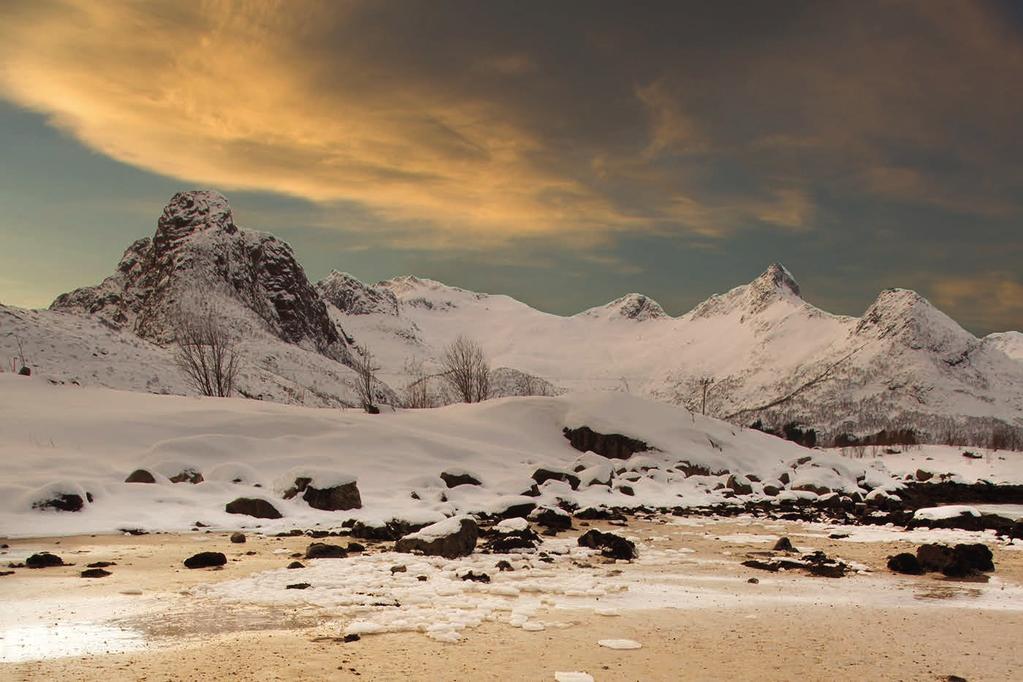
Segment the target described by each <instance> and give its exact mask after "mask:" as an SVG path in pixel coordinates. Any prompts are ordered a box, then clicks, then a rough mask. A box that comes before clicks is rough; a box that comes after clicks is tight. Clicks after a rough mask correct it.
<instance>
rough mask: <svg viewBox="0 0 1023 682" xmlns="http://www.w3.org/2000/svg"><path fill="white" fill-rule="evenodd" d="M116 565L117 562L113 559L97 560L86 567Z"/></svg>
mask: <svg viewBox="0 0 1023 682" xmlns="http://www.w3.org/2000/svg"><path fill="white" fill-rule="evenodd" d="M116 565H117V564H116V563H114V562H113V561H96V562H93V563H91V564H86V565H85V567H86V568H109V567H111V566H116Z"/></svg>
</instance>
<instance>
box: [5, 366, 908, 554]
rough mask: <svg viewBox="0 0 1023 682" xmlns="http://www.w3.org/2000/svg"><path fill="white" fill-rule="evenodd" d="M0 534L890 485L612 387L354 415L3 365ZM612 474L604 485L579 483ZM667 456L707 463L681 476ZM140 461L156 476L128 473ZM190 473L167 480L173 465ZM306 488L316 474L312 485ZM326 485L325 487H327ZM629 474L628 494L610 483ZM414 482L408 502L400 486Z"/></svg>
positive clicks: (404, 515)
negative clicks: (298, 484)
mask: <svg viewBox="0 0 1023 682" xmlns="http://www.w3.org/2000/svg"><path fill="white" fill-rule="evenodd" d="M584 425H585V426H589V427H590V428H592V429H594V430H595V431H597V432H600V433H621V434H624V435H627V436H630V437H633V438H638V439H641V440H643V441H645V442H646V443H647V444H649V445H650V446H652V447H653V448H656V449H654V450H650V451H648V452H644V453H638V454H636V455H634V456H632V457H631V458H630V459H628V460H627V461H615V460H607V459H605V458H603V457H601V456H598V455H595V454H592V453H580V452H578V451H576V450H574V449H573V448H572V447H571V446H570V444H569V442H568V440H566V438H565V437H564V435H563V433H562V431H563V429H564V428H565V427H569V428H576V427H580V426H584ZM0 433H3V439H2V441H0V457H2V458H3V461H4V462H5V466H4V467H3V471H2V472H0V534H6V535H11V536H15V535H17V536H27V535H53V534H75V533H94V532H101V531H110V530H115V529H118V528H143V529H146V530H171V529H186V528H189V527H191V526H192V525H193V524H195V522H197V521H201V522H203V523H206V524H209V525H211V526H213V527H218V528H233V527H253V526H257V525H258V526H261V527H262V528H264V529H267V530H274V529H276V530H283V529H290V528H295V527H306V528H308V527H311V526H313V525H315V524H322V525H324V526H332V525H334V526H336V525H339V524H340V522H341V521H342V520H344V519H345V518H349V517H350V518H355V519H361V520H366V521H373V522H384V521H387V520H389V519H391V518H400V519H405V520H409V521H415V522H421V523H425V522H427V521H437V520H440V519H442V518H444V517H445V516H450V515H453V514H456V513H499V512H502V511H504V510H505V509H507V508H508V507H509V506H511V505H514V504H522V503H529V502H535V503H537V504H540V505H554V504H556V503H557V502H558V501H559V500H568V501H570V502H573V503H575V504H578V505H580V506H583V507H585V506H599V505H618V506H636V505H640V504H647V505H652V506H665V507H673V506H681V505H701V504H713V503H718V502H722V501H724V500H725V499H726V497H725V495H726V494H730V491H727V490H724V489H723V484H724V482H725V481H726V479H727V478H728V476H727V474H726V473H725V472H732V473H735V474H739V475H740V478H741V476H742V475H744V474H751V475H754V476H755V477H756V478H758V479H759V481H749V482H748V483H749V485H750V486H751V489H752V490H753V496H754V497H761V498H762V497H763V490H764V485H765V484H768V483H770V482H774V484H776V485H777V486H778V487H779V488H781V489H782V493H781V495H782V496H789V497H792V498H795V497H809V498H812V497H814V496H815V495H814V493H812V492H807V491H805V490H798V491H797V490H791V491H790V490H784V488H785V487H786V486H785V485H784V484H782V483H781V482H780V481H779V478H780V477H782V474H783V473H787V474H790V475H791V478H790V487H799V486H801V485H803V484H812V485H815V486H826V487H828V488H830V489H831V490H834V491H842V490H844V491H850V492H851V491H859V492H861V493H866V490H864V489H863V488H861V487H860V484H859V483H858V482H857V479H858V478H859V479H860V480H865V481H866V482H867V483H869V484H870V485H872V486H874V487H886V488H889V489H892V490H895V489H897V488H898V487H899V485H900V484H899V483H898V481H896V480H895V478H894V477H893V476H891V475H890V474H889V472H888V471H887V470H886V469H885V468H884V466H883V465H882V464H880V463H879V462H876V461H872V460H871V461H857V460H853V459H850V458H848V457H843V456H841V455H839V454H834V453H825V452H821V451H811V450H807V449H805V448H802V447H800V446H798V445H795V444H793V443H790V442H788V441H784V440H781V439H779V438H775V437H773V436H768V435H765V434H762V433H760V432H758V431H753V430H749V429H742V428H739V427H736V426H734V425H732V424H729V423H726V422H722V421H718V420H715V419H711V418H707V417H701V416H699V415H695V414H692V413H690V412H688V411H686V410H684V409H680V408H676V407H673V406H670V405H666V404H663V403H659V402H654V401H648V400H643V399H640V398H636V397H632V396H629V395H626V394H622V393H617V392H593V393H577V394H569V395H565V396H558V397H552V398H541V397H532V398H506V399H500V400H492V401H487V402H485V403H480V404H475V405H451V406H448V407H444V408H438V409H433V410H398V411H384V413H382V414H379V415H367V414H364V413H362V412H360V411H354V410H348V411H342V410H336V409H318V408H304V407H297V406H287V405H281V404H276V403H269V402H261V401H255V400H244V399H211V398H194V397H182V396H156V395H147V394H138V393H129V392H121V391H113V390H108V389H98V388H84V387H76V386H66V385H65V386H55V385H51V384H50V383H48V382H46V381H44V380H41V379H37V378H34V377H28V378H26V377H18V376H12V375H9V374H5V375H0ZM611 464H613V465H614V467H616V468H617V469H618V472H617V473H613V480H612V485H611V487H608V486H605V485H599V484H593V485H588V483H590V481H591V480H594V479H600V480H605V479H606V477H607V476H609V475H612V472H611ZM680 464H688V465H694V466H698V467H705V468H706V469H708V470H710V471H711V472H713V473H714V474H715V475H692V476H686V474H685V473H684V472H683V471H681V470H680V469H679V468H678V467H679V465H680ZM540 467H546V468H548V469H551V470H555V471H567V472H572V471H573V470H576V469H580V468H583V469H584V470H583V471H581V472H580V473H578V476H579V477H580V478H582V479H583V480H582V484H581V485H580V486H579V489H578V490H572V489H571V488H570V486H569V484H568V483H565V482H560V481H548V482H546V483H545V484H544V485H542V486H541V487H540V495H539V496H538V497H523V495H522V494H523V493H524V492H526V491H528V490H529V488H530V486H531V485H532V484H533V480H532V478H531V476H532V474H533V472H534V471H535V470H536V469H537V468H540ZM138 468H144V469H147V470H148V471H150V472H151V473H153V474H154V475H155V477H156V478H157V483H155V484H142V483H125V482H124V480H125V478H126V477H127V476H128V475H129V474H130V473H131V472H133V471H134V470H135V469H138ZM188 469H191V470H194V471H198V472H201V474H202V476H203V478H204V479H205V480H204V481H203V482H202V483H199V484H190V483H176V484H175V483H170V482H169V480H168V479H169V478H170V477H172V476H175V475H176V474H178V473H180V472H182V471H184V470H188ZM310 470H313V471H314V472H316V473H315V474H314V475H315V476H316V477H321V478H322V479H323V480H326V479H327V478H329V479H335V480H332V481H330V483H331V484H332V483H336V481H337V480H340V479H342V478H346V477H349V476H350V477H352V478H355V479H356V480H357V481H358V487H359V490H360V492H361V496H362V502H363V505H364V506H363V508H362V509H359V510H352V511H349V512H325V511H319V510H316V509H312V508H310V507H309V506H308V505H307V504H306V503H305V502H304V501H302V499H301V498H300V497H296V498H293V499H291V500H284V499H283V491H284V490H285V489H287V488H288V487H290V486H291V485H292V484H293V483H294V481H295V479H296V478H297V477H298V476H301V475H307V474H308V473H309V471H310ZM446 470H452V471H455V470H457V471H469V472H471V473H472V474H473V475H474V476H475V477H476V478H477V479H478V480H480V481H481V482H482V485H480V486H473V485H462V486H458V487H456V488H452V489H447V488H446V486H445V484H444V482H443V481H442V480H441V479H440V478H439V475H440V474H441V473H442V472H444V471H446ZM314 485H315V481H314ZM323 485H326V483H324V484H323ZM623 485H627V486H629V487H630V488H631V489H632V490H631V492H633V493H634V494H633V495H628V494H627V493H626V492H623V490H622V486H623ZM86 492H87V493H89V494H91V495H92V496H93V502H92V503H89V504H86V505H85V508H84V509H83V510H82V511H80V512H57V511H50V510H45V511H44V510H40V509H34V508H33V504H34V503H37V502H40V501H42V500H44V499H47V498H49V497H52V496H54V495H56V494H60V493H77V494H79V495H81V496H82V497H85V493H86ZM413 493H415V496H416V497H418V498H419V499H414V498H413ZM236 497H258V498H263V499H266V500H268V501H270V502H271V503H272V504H273V505H274V506H275V507H276V508H277V509H278V510H279V511H280V512H281V513H282V514H283V516H284V518H282V519H279V520H262V519H254V518H250V517H247V516H239V515H232V514H228V513H226V511H225V509H224V506H225V504H226V503H227V502H230V501H231V500H233V499H234V498H236Z"/></svg>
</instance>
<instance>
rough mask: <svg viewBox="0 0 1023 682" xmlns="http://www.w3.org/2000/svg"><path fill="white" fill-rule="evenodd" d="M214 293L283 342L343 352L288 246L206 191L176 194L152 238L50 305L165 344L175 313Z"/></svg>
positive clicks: (189, 309)
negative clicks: (246, 224) (97, 279)
mask: <svg viewBox="0 0 1023 682" xmlns="http://www.w3.org/2000/svg"><path fill="white" fill-rule="evenodd" d="M214 299H216V300H218V301H227V302H228V303H227V305H234V304H237V305H238V306H239V307H240V308H242V309H244V310H247V311H249V312H251V313H255V315H256V316H257V317H258V318H259V320H261V321H262V323H263V324H264V325H265V326H266V328H267V329H268V330H269V331H270V332H271V333H272V334H274V335H275V336H278V337H279V338H281V339H283V340H284V341H287V342H289V343H295V344H298V345H302V346H307V347H309V348H310V349H313V350H316V351H318V352H320V353H323V354H324V355H328V356H329V357H333V358H335V359H338V360H344V359H346V358H347V357H348V350H347V344H346V342H345V340H344V337H343V335H342V334H341V333H339V332H338V329H337V328H336V326H335V325H334V323H333V322H332V321H331V320H330V317H329V316H328V315H327V308H326V305H325V304H324V302H323V300H322V299H321V298H320V296H319V294H318V293H317V292H316V290H315V289H314V288H313V287H312V285H311V284H310V283H309V280H308V279H307V278H306V275H305V272H304V271H303V270H302V267H301V266H300V265H299V264H298V262H297V261H296V260H295V255H294V253H293V252H292V250H291V247H290V246H288V245H287V244H286V243H284V242H282V241H279V240H278V239H276V238H274V237H273V236H271V235H267V234H262V233H258V232H249V231H246V230H240V229H239V228H238V227H237V226H236V225H235V224H234V218H233V216H232V213H231V207H230V205H229V204H228V202H227V199H225V198H224V197H223V196H222V195H220V194H218V193H216V192H210V191H193V192H180V193H178V194H175V195H174V197H173V198H172V199H171V201H170V203H169V204H167V206H166V208H164V210H163V214H162V215H161V216H160V219H159V221H158V223H157V230H156V234H155V236H154V237H153V239H152V240H149V239H143V240H139V241H137V242H135V243H134V244H132V246H131V247H130V248H129V249H128V250H127V251H126V252H125V254H124V257H123V258H122V259H121V263H120V264H119V265H118V268H117V272H116V273H115V274H114V275H112V276H111V277H108V278H107V279H106V280H104V281H103V283H102V284H100V285H98V286H96V287H88V288H85V289H78V290H76V291H73V292H71V293H69V294H63V295H61V296H60V297H58V298H57V300H56V301H54V303H53V305H52V306H51V308H52V309H54V310H63V311H67V312H73V313H86V314H91V315H97V316H99V317H101V319H103V320H105V321H106V322H107V323H109V324H111V325H113V326H115V327H118V328H130V329H132V330H133V331H135V332H136V333H138V334H139V335H140V336H142V337H144V338H148V339H150V340H153V341H156V342H157V343H167V342H169V341H170V340H171V339H172V338H173V322H174V317H175V316H176V315H178V314H181V313H185V314H187V313H189V312H194V310H195V309H196V307H198V306H202V305H205V304H206V302H208V301H211V300H214ZM218 312H220V311H219V310H218Z"/></svg>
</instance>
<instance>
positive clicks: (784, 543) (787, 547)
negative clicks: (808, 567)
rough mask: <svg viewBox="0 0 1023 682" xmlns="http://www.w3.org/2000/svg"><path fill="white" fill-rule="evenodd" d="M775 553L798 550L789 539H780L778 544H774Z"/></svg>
mask: <svg viewBox="0 0 1023 682" xmlns="http://www.w3.org/2000/svg"><path fill="white" fill-rule="evenodd" d="M774 551H776V552H795V551H796V548H795V547H793V546H792V541H791V540H789V539H788V538H784V537H783V538H778V542H776V543H774Z"/></svg>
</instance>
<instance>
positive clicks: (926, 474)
mask: <svg viewBox="0 0 1023 682" xmlns="http://www.w3.org/2000/svg"><path fill="white" fill-rule="evenodd" d="M932 478H934V474H933V473H931V472H930V471H924V470H923V469H917V470H916V480H918V481H929V480H931V479H932Z"/></svg>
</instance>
